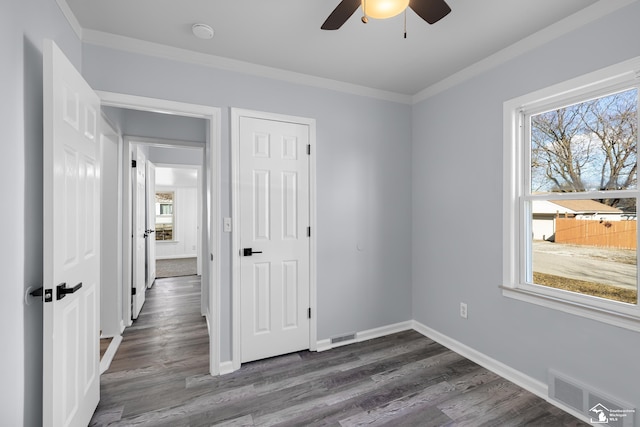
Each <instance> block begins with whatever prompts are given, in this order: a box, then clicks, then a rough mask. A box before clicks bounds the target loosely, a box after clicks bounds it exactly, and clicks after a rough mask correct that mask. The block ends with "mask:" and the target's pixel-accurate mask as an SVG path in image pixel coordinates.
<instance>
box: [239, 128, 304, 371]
mask: <svg viewBox="0 0 640 427" xmlns="http://www.w3.org/2000/svg"><path fill="white" fill-rule="evenodd" d="M239 143H240V147H239V151H240V169H239V179H240V188H239V193H240V195H239V200H240V244H241V258H240V276H241V277H240V285H241V295H240V299H241V313H242V320H241V323H242V328H241V329H242V331H241V334H242V344H241V345H242V349H241V359H242V362H248V361H251V360H256V359H263V358H266V357H272V356H276V355H281V354H286V353H291V352H294V351H298V350H304V349H308V348H309V347H310V345H309V337H310V335H309V334H310V331H309V326H310V320H309V315H308V310H309V308H310V307H311V305H310V270H309V266H310V245H309V236H308V234H307V227H308V226H309V225H310V208H309V201H310V198H309V197H310V195H309V156H308V155H307V145H308V144H309V126H307V125H304V124H298V123H287V122H281V121H275V120H264V119H258V118H252V117H241V118H240V141H239Z"/></svg>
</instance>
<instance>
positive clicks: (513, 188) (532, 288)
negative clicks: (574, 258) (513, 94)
mask: <svg viewBox="0 0 640 427" xmlns="http://www.w3.org/2000/svg"><path fill="white" fill-rule="evenodd" d="M632 87H636V88H638V89H640V57H636V58H633V59H631V60H628V61H625V62H622V63H619V64H616V65H613V66H610V67H607V68H604V69H601V70H598V71H595V72H592V73H589V74H585V75H583V76H580V77H577V78H574V79H571V80H568V81H566V82H563V83H559V84H556V85H554V86H550V87H547V88H544V89H541V90H538V91H535V92H532V93H529V94H526V95H523V96H520V97H517V98H514V99H511V100H509V101H506V102H505V103H504V106H503V108H504V109H503V114H504V116H503V119H504V122H503V126H504V135H503V144H504V146H503V149H504V160H503V162H504V171H503V183H504V189H503V214H504V216H503V282H502V286H501V288H502V294H503V295H504V296H505V297H508V298H514V299H517V300H521V301H526V302H530V303H533V304H537V305H541V306H544V307H547V308H552V309H557V310H560V311H563V312H566V313H571V314H575V315H579V316H583V317H587V318H590V319H594V320H599V321H602V322H605V323H609V324H613V325H616V326H619V327H623V328H626V329H631V330H634V331H640V304H635V305H633V304H627V303H622V302H617V301H612V300H607V299H603V298H598V297H593V296H590V295H583V294H579V293H575V292H569V291H564V290H560V289H554V288H551V287H546V286H541V285H531V284H528V283H526V277H527V269H528V268H529V266H530V265H531V254H530V253H529V249H528V248H529V247H530V245H529V244H528V239H530V237H529V236H531V230H530V229H529V228H530V226H529V223H530V221H529V217H530V212H529V211H528V210H529V208H528V206H530V205H531V204H530V202H531V201H532V200H534V199H536V198H540V199H543V200H552V199H564V200H566V199H592V198H603V197H602V195H603V194H606V195H607V196H606V197H616V196H622V197H636V200H637V202H640V188H637V189H635V190H622V191H602V192H601V191H597V192H581V193H559V194H544V195H541V196H539V197H538V196H536V195H530V194H528V188H527V186H528V185H529V182H530V174H531V171H530V170H529V156H530V147H529V142H528V137H527V136H526V131H527V130H526V129H525V128H526V126H525V117H527V116H530V115H532V114H537V113H540V112H543V111H548V110H549V109H552V108H556V107H560V106H567V105H570V104H573V103H576V102H581V101H585V100H587V99H590V98H595V97H599V96H604V95H607V94H610V93H613V92H617V91H620V90H621V89H625V88H632ZM637 205H638V206H640V203H637ZM638 234H640V232H639V233H638ZM637 247H638V249H640V245H637ZM636 256H637V255H636ZM639 267H640V266H639ZM638 271H639V272H640V268H638ZM637 280H638V283H640V273H639V277H638V279H637Z"/></svg>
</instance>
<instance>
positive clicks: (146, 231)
mask: <svg viewBox="0 0 640 427" xmlns="http://www.w3.org/2000/svg"><path fill="white" fill-rule="evenodd" d="M155 231H156V230H151V229H149V230H144V238H145V239H146V238H147V237H149V234H151V233H155Z"/></svg>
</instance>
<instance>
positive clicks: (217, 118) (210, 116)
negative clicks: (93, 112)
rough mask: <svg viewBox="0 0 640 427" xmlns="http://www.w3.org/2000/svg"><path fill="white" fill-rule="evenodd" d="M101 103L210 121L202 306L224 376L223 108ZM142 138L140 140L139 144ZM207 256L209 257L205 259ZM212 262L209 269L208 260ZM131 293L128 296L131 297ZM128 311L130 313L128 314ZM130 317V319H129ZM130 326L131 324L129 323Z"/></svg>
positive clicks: (213, 358)
mask: <svg viewBox="0 0 640 427" xmlns="http://www.w3.org/2000/svg"><path fill="white" fill-rule="evenodd" d="M96 93H97V94H98V96H99V97H100V100H101V105H102V106H109V107H116V108H126V109H131V110H141V111H149V112H156V113H167V114H173V115H178V116H186V117H194V118H202V119H206V120H208V128H207V136H208V138H207V141H206V142H205V145H204V157H205V165H206V166H205V169H206V170H205V171H204V174H205V176H203V183H204V187H205V189H206V190H205V192H206V195H207V197H206V198H205V199H204V200H203V202H204V203H205V205H206V208H207V209H206V211H207V213H208V218H203V221H202V223H203V224H202V225H203V227H202V228H203V229H202V236H203V242H202V255H203V272H202V273H203V275H202V285H203V286H202V291H203V292H202V298H203V301H202V305H203V306H204V305H205V304H206V310H203V311H205V313H204V315H205V317H206V320H207V327H208V330H209V372H210V374H211V375H218V374H219V373H220V261H221V244H220V230H219V228H220V209H221V208H220V206H221V204H220V193H221V188H220V182H221V179H220V170H221V167H220V159H221V143H220V141H221V116H222V113H221V109H220V108H217V107H211V106H207V105H199V104H189V103H184V102H177V101H169V100H164V99H159V98H148V97H142V96H136V95H127V94H123V93H116V92H107V91H96ZM141 139H142V138H136V141H138V140H141ZM129 150H130V148H129V144H128V143H124V144H121V146H120V153H119V154H120V158H121V159H122V166H123V169H124V170H125V171H128V172H129V173H130V169H131V168H130V164H131V158H130V151H129ZM123 184H124V185H123V186H122V188H123V190H124V191H125V192H126V191H127V188H128V187H127V185H128V183H127V182H125V183H123ZM129 191H130V190H129ZM129 197H130V195H127V194H123V195H122V200H123V203H122V204H123V215H126V212H125V211H124V209H127V208H128V207H129V206H124V205H127V204H128V202H127V200H128V198H129ZM122 228H123V230H122V234H123V245H122V256H123V258H122V259H123V269H122V270H123V301H125V302H126V301H131V284H130V282H131V270H130V268H131V267H130V266H129V265H128V264H129V263H128V262H127V260H130V259H131V248H130V245H128V244H124V242H129V241H130V239H131V237H130V236H131V226H130V225H129V226H128V227H127V226H124V224H123V227H122ZM205 255H206V256H205ZM205 259H206V260H208V262H207V264H206V265H207V267H208V268H205V264H204V260H205ZM127 294H128V295H127ZM126 307H127V305H126V304H125V305H124V306H123V308H124V310H123V316H124V321H125V324H127V319H129V320H128V322H130V319H131V311H130V310H131V307H130V304H129V305H128V307H129V309H128V310H126ZM126 311H128V313H126ZM127 316H128V317H127ZM129 324H130V323H129Z"/></svg>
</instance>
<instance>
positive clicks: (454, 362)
mask: <svg viewBox="0 0 640 427" xmlns="http://www.w3.org/2000/svg"><path fill="white" fill-rule="evenodd" d="M207 372H208V336H207V328H206V324H205V322H204V319H203V318H202V317H201V316H200V281H199V277H197V276H196V277H193V276H192V277H185V278H171V279H162V280H157V281H156V285H155V286H154V287H153V288H152V289H151V290H150V291H148V293H147V302H146V304H145V306H144V307H143V309H142V312H141V314H140V317H139V319H138V320H137V321H136V322H135V324H134V326H133V327H131V328H128V329H127V330H126V331H125V334H124V339H123V341H122V344H121V345H120V349H119V350H118V353H117V354H116V356H115V358H114V360H113V362H112V363H111V367H110V369H109V370H108V371H107V372H106V373H105V374H103V375H102V378H101V400H100V405H99V406H98V409H97V411H96V413H95V415H94V417H93V419H92V422H91V425H95V426H107V425H109V426H142V425H145V426H172V427H177V426H270V425H278V426H357V425H367V426H381V425H387V426H473V427H476V426H520V425H531V426H582V425H586V424H583V423H581V422H580V421H578V420H577V419H575V418H573V417H572V416H570V415H568V414H565V413H564V412H562V411H560V410H559V409H557V408H555V407H554V406H552V405H550V404H548V403H547V402H545V401H544V400H543V399H540V398H538V397H536V396H534V395H533V394H531V393H529V392H527V391H525V390H523V389H521V388H519V387H517V386H516V385H514V384H512V383H510V382H508V381H506V380H504V379H502V378H500V377H498V376H497V375H495V374H493V373H491V372H489V371H487V370H485V369H483V368H481V367H480V366H478V365H476V364H475V363H473V362H471V361H469V360H467V359H465V358H463V357H462V356H460V355H458V354H456V353H454V352H452V351H450V350H448V349H446V348H445V347H442V346H441V345H439V344H437V343H435V342H434V341H432V340H430V339H428V338H425V337H423V336H422V335H420V334H418V333H417V332H414V331H407V332H402V333H399V334H394V335H391V336H388V337H384V338H380V339H374V340H370V341H366V342H362V343H358V344H353V345H349V346H345V347H341V348H337V349H333V350H330V351H326V352H322V353H311V352H299V353H294V354H289V355H285V356H281V357H277V358H272V359H267V360H263V361H258V362H253V363H248V364H245V365H243V366H242V369H240V370H239V371H237V372H234V373H232V374H229V375H225V376H221V377H211V376H210V375H208V373H207Z"/></svg>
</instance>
